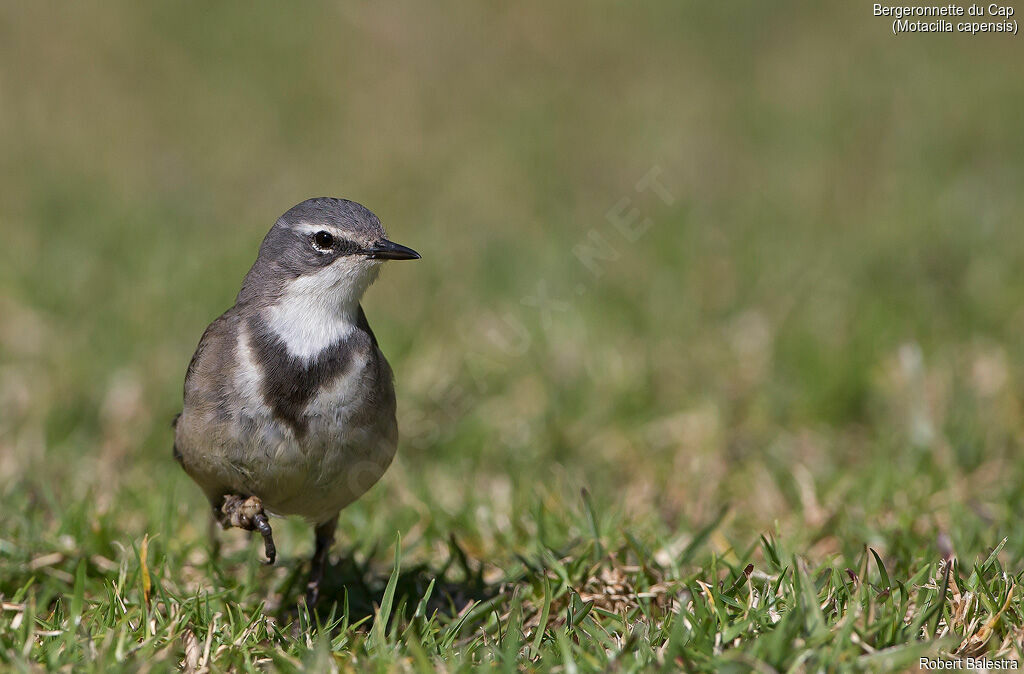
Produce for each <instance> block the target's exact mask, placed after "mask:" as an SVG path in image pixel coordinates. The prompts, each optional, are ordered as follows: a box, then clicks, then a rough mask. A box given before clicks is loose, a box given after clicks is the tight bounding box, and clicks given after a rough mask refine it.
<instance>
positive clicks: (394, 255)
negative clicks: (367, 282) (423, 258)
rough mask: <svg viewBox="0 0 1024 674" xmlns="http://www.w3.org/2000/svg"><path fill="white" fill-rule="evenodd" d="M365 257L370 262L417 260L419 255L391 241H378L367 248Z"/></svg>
mask: <svg viewBox="0 0 1024 674" xmlns="http://www.w3.org/2000/svg"><path fill="white" fill-rule="evenodd" d="M363 252H364V253H366V257H368V258H370V259H371V260H418V259H420V254H419V253H417V252H416V251H414V250H413V249H412V248H406V247H405V246H402V245H399V244H397V243H395V242H393V241H388V240H387V239H384V240H383V241H378V242H377V243H375V244H374V245H372V246H370V247H369V248H367V249H366V250H365V251H363Z"/></svg>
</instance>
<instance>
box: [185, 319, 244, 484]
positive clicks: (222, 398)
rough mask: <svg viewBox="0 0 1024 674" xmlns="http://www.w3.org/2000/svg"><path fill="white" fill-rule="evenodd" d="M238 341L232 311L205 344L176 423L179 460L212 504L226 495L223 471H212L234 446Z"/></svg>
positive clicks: (199, 349)
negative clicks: (232, 400)
mask: <svg viewBox="0 0 1024 674" xmlns="http://www.w3.org/2000/svg"><path fill="white" fill-rule="evenodd" d="M236 339H237V317H236V315H235V310H234V308H232V309H231V310H229V311H227V312H226V313H224V314H223V315H222V316H221V317H220V318H218V319H217V320H215V321H214V322H213V323H211V324H210V326H209V327H208V328H206V331H205V332H204V333H203V336H202V338H201V339H200V340H199V346H198V347H197V348H196V352H195V354H194V355H193V356H192V360H191V362H190V363H189V366H188V371H187V373H186V374H185V390H184V403H185V404H184V409H183V410H182V412H181V414H179V415H178V416H177V417H176V418H175V423H174V458H175V459H177V460H178V462H179V463H181V465H182V467H183V468H184V469H185V472H187V473H188V474H189V475H190V476H191V477H192V479H194V480H195V481H196V482H198V483H199V486H200V487H202V488H203V490H204V491H206V492H207V495H208V496H211V498H213V496H214V495H213V494H211V492H216V491H218V490H220V489H221V485H219V484H217V482H219V480H218V479H216V475H215V474H216V473H217V472H218V471H216V470H211V468H213V467H214V466H213V465H211V464H214V465H215V464H217V463H219V461H218V460H217V457H215V456H212V454H213V453H214V452H215V449H216V448H217V447H220V446H223V445H224V444H225V443H226V442H227V441H228V440H229V438H227V437H225V434H226V433H227V432H228V429H229V426H230V422H229V406H228V400H229V397H230V395H231V383H230V381H231V378H232V374H233V372H234V369H235V367H236V363H235V359H236V356H235V348H234V346H235V342H236Z"/></svg>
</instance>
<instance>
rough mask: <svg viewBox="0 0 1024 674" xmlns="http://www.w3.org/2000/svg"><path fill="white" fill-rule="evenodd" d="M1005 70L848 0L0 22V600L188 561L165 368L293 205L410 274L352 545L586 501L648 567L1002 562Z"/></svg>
mask: <svg viewBox="0 0 1024 674" xmlns="http://www.w3.org/2000/svg"><path fill="white" fill-rule="evenodd" d="M1021 56H1022V53H1021V47H1020V42H1019V40H1018V39H1017V38H1014V37H1012V36H1001V35H999V36H993V35H980V36H975V37H961V36H951V35H905V36H900V37H898V38H897V37H894V36H893V35H892V33H891V30H890V25H889V23H888V22H887V21H885V20H883V19H879V18H875V17H872V16H871V13H870V6H869V5H867V4H864V3H813V2H780V3H738V4H737V3H678V2H648V3H642V4H627V3H622V2H606V1H602V2H587V3H584V2H568V3H560V4H552V3H545V2H534V1H527V2H518V3H509V4H493V3H475V4H474V3H470V4H467V3H453V2H442V3H432V4H424V3H411V2H398V3H389V4H388V5H386V6H385V5H382V4H380V3H376V4H371V3H352V4H343V3H340V2H331V3H328V2H314V3H307V4H303V5H302V6H297V5H293V4H285V3H274V2H262V1H261V2H246V3H240V2H223V3H185V4H180V3H179V4H161V3H157V4H153V5H149V4H147V3H136V2H126V1H122V2H106V3H89V2H86V3H54V2H34V3H18V2H15V3H5V4H4V5H3V6H2V7H0V185H2V198H0V241H2V243H0V512H3V513H5V515H4V517H3V521H2V522H0V546H2V550H0V552H2V555H3V556H5V557H6V558H7V564H6V574H5V579H4V580H3V581H0V590H2V591H5V592H8V593H10V592H13V588H16V587H20V586H21V584H23V582H24V580H25V578H26V577H27V574H28V573H29V572H28V571H27V570H25V569H26V567H25V565H26V564H27V563H28V562H29V561H30V560H32V559H35V558H38V557H39V556H41V555H44V554H51V553H53V552H54V551H56V552H57V553H58V554H63V555H67V556H68V557H69V558H70V557H71V556H73V553H74V551H75V550H78V549H79V548H84V549H86V550H89V551H90V554H93V553H94V554H97V555H101V556H104V557H110V558H115V559H116V556H117V554H118V553H117V550H116V549H115V548H116V545H115V544H114V543H115V542H121V543H123V544H124V545H130V544H131V542H132V541H137V540H138V539H140V538H141V536H142V535H143V534H144V533H147V532H148V533H150V534H151V535H157V536H158V540H159V544H160V545H161V546H163V547H164V548H165V549H168V550H171V551H172V552H173V551H175V550H177V551H179V552H182V551H186V552H187V551H188V550H191V549H193V548H201V547H202V546H203V545H204V542H203V533H204V530H205V524H206V522H205V518H206V505H205V501H204V500H203V499H202V497H201V495H200V493H199V491H198V490H197V489H196V488H194V487H193V486H192V485H191V483H190V482H189V481H188V479H187V478H186V477H185V475H184V474H183V473H182V472H181V471H180V470H179V468H178V466H177V465H176V464H175V463H174V462H173V460H172V458H171V432H170V428H169V424H170V419H171V417H172V415H173V414H174V413H175V412H177V411H178V410H179V409H180V404H181V386H182V379H183V375H184V371H185V367H186V365H187V363H188V360H189V358H190V356H191V354H192V351H193V349H194V348H195V345H196V343H197V341H198V339H199V336H200V335H201V333H202V331H203V329H204V328H205V327H206V325H207V324H208V323H209V322H210V321H211V320H212V319H213V318H215V317H216V316H217V315H218V314H219V313H220V312H222V311H224V310H225V309H227V308H228V307H229V306H230V305H231V303H232V301H233V299H234V295H235V293H236V292H237V290H238V287H239V284H240V281H241V278H242V276H243V275H244V273H245V272H246V270H247V269H248V266H249V265H250V264H251V263H252V261H253V259H254V258H255V254H256V249H257V247H258V244H259V242H260V240H261V239H262V236H263V235H264V233H265V232H266V230H267V229H268V228H269V227H270V226H271V224H273V222H274V220H275V219H276V218H277V217H278V215H280V214H281V213H282V212H284V211H285V210H286V209H287V208H289V207H290V206H291V205H293V204H294V203H297V202H299V201H301V200H303V199H305V198H307V197H311V196H320V195H331V196H343V197H347V198H351V199H354V200H357V201H359V202H361V203H363V204H365V205H367V206H368V207H369V208H370V209H371V210H373V211H374V212H376V213H377V214H378V215H379V216H380V218H381V220H382V221H383V222H384V224H385V226H386V227H387V228H388V231H389V234H390V235H391V237H392V238H393V239H394V240H396V241H399V242H401V243H403V244H406V245H409V246H411V247H413V248H415V249H417V250H418V251H420V252H421V253H422V254H423V260H422V261H420V262H417V263H415V264H402V265H391V266H390V267H389V268H387V269H386V270H385V272H384V274H383V275H382V277H381V279H380V281H378V283H377V284H376V286H374V287H373V288H372V289H371V290H370V291H369V293H368V295H367V297H366V299H365V301H364V306H365V308H366V311H367V314H368V316H369V319H370V321H371V323H372V324H373V326H374V328H375V330H376V332H377V335H378V337H379V339H380V341H381V344H382V347H383V349H384V351H385V353H386V354H387V355H388V357H389V359H390V360H391V362H392V365H393V366H394V369H395V371H396V378H397V384H398V395H399V419H400V425H401V428H402V432H403V437H404V441H403V444H402V447H401V449H400V454H399V458H398V459H397V460H396V463H395V465H394V466H393V467H392V469H391V471H390V472H389V473H388V475H387V476H386V477H385V478H384V479H383V481H382V483H381V484H380V485H379V486H377V487H376V488H375V489H374V490H373V491H372V492H371V493H370V494H368V495H367V497H365V498H364V499H363V500H361V501H360V502H359V503H357V504H356V505H354V506H352V507H351V508H350V509H349V510H347V511H346V512H345V513H344V514H343V516H342V524H341V531H340V533H339V538H340V540H341V541H342V542H343V544H345V545H358V546H360V547H362V548H363V549H364V550H367V551H368V550H370V549H372V548H373V547H374V545H375V544H376V543H377V542H382V543H381V544H382V545H386V544H389V543H390V542H391V541H393V540H394V532H395V531H396V530H401V531H403V532H404V541H405V544H406V546H407V547H408V548H409V549H410V551H411V552H410V554H413V555H418V556H420V557H421V558H426V559H429V558H430V557H431V556H432V554H433V552H432V551H433V550H434V549H435V548H436V547H437V545H442V546H443V541H444V540H445V539H446V537H447V536H448V534H449V532H455V533H456V534H457V535H458V537H459V538H460V540H462V541H464V544H465V545H466V546H467V549H468V550H470V552H471V553H472V554H474V555H476V556H478V557H480V558H482V559H486V560H491V561H494V560H498V561H497V562H496V563H499V564H500V560H502V559H508V558H511V557H512V556H513V555H514V554H515V553H516V551H517V550H519V549H521V548H522V546H523V545H524V541H528V540H530V539H531V538H532V537H534V536H537V535H552V536H555V537H557V536H558V535H559V534H558V533H557V528H558V526H564V527H566V530H568V528H569V527H570V525H569V524H565V522H566V521H568V519H570V518H569V516H568V515H566V513H574V512H577V511H578V510H579V508H580V505H579V504H580V499H579V490H580V488H581V487H587V488H588V489H589V490H590V492H591V494H592V495H593V498H594V500H595V502H596V503H597V504H598V508H599V509H600V511H601V512H609V513H616V514H615V515H614V517H615V518H617V519H615V521H616V522H619V523H621V526H623V527H625V528H627V529H629V530H632V531H641V532H644V531H646V532H654V533H651V534H650V535H651V536H655V537H658V538H659V539H662V538H663V539H665V540H669V541H672V540H679V541H683V540H688V537H689V536H690V535H691V534H692V532H693V530H694V529H695V528H699V527H700V526H703V525H704V524H706V523H707V522H709V521H711V520H712V519H713V517H714V516H715V514H716V513H717V512H718V511H719V510H720V509H721V508H722V507H724V506H727V507H728V508H729V515H728V519H727V521H726V523H725V524H724V525H723V528H722V530H721V531H722V533H723V536H724V538H722V539H717V538H716V541H717V542H715V543H714V545H715V546H717V547H718V548H719V549H724V548H726V547H728V543H727V541H733V542H735V544H736V545H738V546H740V547H746V546H748V545H749V544H750V543H751V542H753V541H755V540H756V535H757V534H759V533H762V532H768V531H771V532H775V533H777V534H778V535H779V536H780V537H782V538H784V539H785V540H787V541H788V542H789V543H788V544H789V545H790V546H791V547H792V548H793V549H794V550H799V551H800V552H801V553H802V554H807V555H808V556H809V557H811V558H813V559H824V558H827V556H828V555H831V554H835V553H845V554H856V552H857V551H858V550H860V549H861V546H863V545H864V544H865V543H870V544H872V545H874V546H875V547H877V548H878V549H880V550H883V551H884V552H885V553H886V554H887V555H889V558H890V559H894V560H895V562H896V564H897V565H898V566H903V567H909V566H912V565H913V561H914V559H913V555H916V554H920V553H921V550H922V547H921V546H923V549H924V550H926V551H928V554H934V555H938V554H939V552H940V551H941V550H940V548H942V547H943V546H944V545H946V543H944V542H943V541H945V540H946V538H947V537H948V540H949V544H950V545H952V546H953V547H954V548H955V549H956V550H957V551H958V552H960V553H961V554H964V555H971V554H980V553H981V552H983V551H984V550H986V549H987V548H989V547H991V546H992V545H994V544H995V543H997V542H998V541H999V540H1000V539H1001V538H1002V537H1004V536H1009V537H1010V541H1009V543H1008V544H1007V548H1006V550H1005V553H1004V554H1008V555H1010V556H1011V558H1014V559H1019V555H1020V554H1021V553H1022V552H1024V535H1022V534H1024V527H1022V525H1021V522H1020V518H1019V514H1020V512H1021V506H1022V505H1024V498H1022V497H1024V492H1022V484H1024V470H1022V466H1021V461H1020V447H1021V439H1022V431H1024V427H1022V424H1021V415H1020V411H1021V410H1020V396H1019V391H1020V389H1021V384H1022V380H1024V369H1022V367H1021V362H1022V359H1021V356H1022V340H1021V334H1022V331H1024V303H1022V300H1024V285H1022V283H1021V281H1020V270H1021V269H1022V262H1024V228H1022V227H1021V224H1022V223H1021V217H1020V213H1021V208H1022V205H1024V204H1022V190H1021V185H1022V180H1024V133H1022V130H1021V119H1022V113H1024V78H1022V77H1021V75H1020V64H1021ZM652 170H654V171H656V172H657V176H658V179H659V180H660V182H661V184H663V185H664V188H665V189H666V190H667V191H668V193H670V194H671V196H672V198H671V199H669V200H667V201H671V203H667V202H666V199H663V198H662V197H661V196H659V194H658V193H657V192H655V191H654V190H645V191H638V190H637V188H636V185H637V183H638V181H640V180H641V179H643V178H644V176H647V175H650V172H651V171H652ZM623 200H628V201H623ZM631 208H636V209H637V210H638V212H639V213H640V214H641V217H643V218H649V219H650V226H649V229H647V230H646V231H645V232H644V233H643V234H642V235H641V236H639V237H638V238H637V239H636V240H635V241H629V240H627V238H625V237H624V236H623V235H622V234H621V233H620V232H619V231H618V230H617V229H616V228H615V226H614V225H613V224H612V223H611V221H610V220H609V213H615V212H623V211H628V210H629V209H631ZM595 237H596V238H595ZM595 240H597V241H602V240H603V241H605V242H606V243H607V244H608V245H611V246H612V247H613V248H614V255H610V257H614V259H606V260H599V261H598V262H597V263H596V264H597V267H598V268H599V270H600V274H594V273H592V271H591V270H590V269H588V267H587V266H586V265H585V264H583V263H582V262H581V260H580V259H579V256H578V255H577V254H576V253H574V248H575V247H578V246H580V245H584V244H587V242H590V243H591V245H593V242H594V241H595ZM577 252H578V250H577ZM606 256H609V255H606ZM540 510H546V511H549V512H550V513H553V514H554V516H553V517H552V518H551V519H552V521H553V522H555V524H553V525H549V526H553V527H555V533H551V531H550V530H549V531H547V533H545V532H544V531H541V532H540V533H538V528H540V529H544V527H543V526H541V525H540V524H538V521H545V520H543V519H542V518H541V519H539V515H538V512H539V511H540ZM167 515H171V516H167ZM609 517H612V516H611V515H609ZM83 522H87V523H90V524H89V526H90V527H91V531H92V532H93V534H92V535H94V537H95V538H94V539H90V538H89V537H85V538H82V537H81V536H79V534H78V533H75V534H73V535H70V532H78V531H81V525H82V523H83ZM559 522H562V524H561V525H560V524H558V523H559ZM282 536H284V538H285V540H286V543H285V544H284V545H283V546H282V547H283V548H284V549H286V550H288V551H289V552H288V553H287V554H288V555H289V556H290V557H292V558H293V559H294V558H296V557H299V556H301V554H304V552H303V551H305V550H307V549H308V548H309V547H310V546H311V541H310V540H307V538H306V537H307V536H309V533H308V531H307V530H306V529H305V528H303V527H302V526H300V525H297V524H293V525H288V528H286V529H285V530H284V533H283V534H282ZM908 536H911V537H913V541H914V542H913V543H909V542H907V541H908V540H910V539H908V538H907V537H908ZM438 541H441V543H438ZM904 545H906V546H907V547H906V550H904V549H903V547H901V546H904ZM915 546H916V547H915ZM901 550H904V551H903V552H901ZM911 550H913V553H912V552H911ZM384 557H385V558H386V557H387V555H384ZM68 564H69V567H68V569H66V572H68V573H69V572H70V571H72V570H73V568H74V567H73V565H70V562H68ZM57 566H58V567H59V565H57ZM55 573H56V572H55ZM54 578H55V580H54V581H53V582H57V581H60V580H62V578H64V577H62V576H60V575H59V573H57V575H56V576H54Z"/></svg>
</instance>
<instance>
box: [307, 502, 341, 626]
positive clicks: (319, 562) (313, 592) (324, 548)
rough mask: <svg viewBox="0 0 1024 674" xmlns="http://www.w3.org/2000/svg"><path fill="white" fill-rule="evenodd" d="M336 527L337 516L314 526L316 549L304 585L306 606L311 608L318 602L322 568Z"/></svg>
mask: <svg viewBox="0 0 1024 674" xmlns="http://www.w3.org/2000/svg"><path fill="white" fill-rule="evenodd" d="M337 527H338V516H337V515H335V516H334V517H332V518H331V519H329V520H328V521H326V522H324V523H323V524H318V525H317V526H316V530H315V533H316V549H315V550H314V551H313V559H312V562H311V563H310V568H309V582H308V583H307V584H306V606H308V607H310V608H313V607H314V606H316V603H317V602H318V601H320V581H322V580H323V578H324V566H326V564H327V553H328V551H330V549H331V544H332V543H334V530H335V529H336V528H337Z"/></svg>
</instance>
